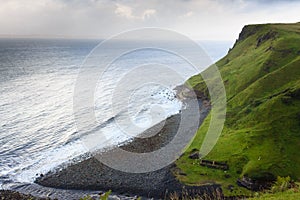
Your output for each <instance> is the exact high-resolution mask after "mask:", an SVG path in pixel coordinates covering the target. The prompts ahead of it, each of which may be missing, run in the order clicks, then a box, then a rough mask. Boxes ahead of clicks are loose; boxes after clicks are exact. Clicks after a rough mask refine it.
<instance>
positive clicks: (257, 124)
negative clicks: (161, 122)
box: [175, 23, 300, 195]
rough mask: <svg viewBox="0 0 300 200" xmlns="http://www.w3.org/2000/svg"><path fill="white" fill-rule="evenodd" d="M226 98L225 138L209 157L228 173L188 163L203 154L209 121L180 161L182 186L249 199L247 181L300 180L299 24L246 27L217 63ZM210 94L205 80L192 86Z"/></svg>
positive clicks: (195, 79) (196, 162) (191, 81)
mask: <svg viewBox="0 0 300 200" xmlns="http://www.w3.org/2000/svg"><path fill="white" fill-rule="evenodd" d="M216 65H217V66H218V68H219V70H220V73H221V75H222V78H223V81H224V85H225V88H226V95H227V116H226V122H225V126H224V129H223V132H222V135H221V137H220V138H219V140H218V142H217V144H216V146H215V147H214V148H213V150H212V151H211V152H210V153H209V155H207V156H206V157H205V159H208V160H214V161H220V162H226V163H227V164H228V166H229V170H227V171H224V170H219V169H213V168H207V167H205V166H200V165H199V162H200V161H199V160H193V159H190V158H189V155H190V153H191V152H192V151H195V149H200V147H201V142H202V140H203V138H204V137H205V134H206V130H207V128H208V126H209V122H210V117H209V116H208V117H207V118H206V120H205V122H204V123H203V124H202V126H201V127H200V129H199V130H198V132H197V135H196V136H195V139H194V140H193V142H192V144H191V146H190V147H189V148H188V150H187V151H186V152H185V154H184V155H183V156H182V157H181V158H180V159H179V160H178V161H177V166H178V168H179V170H177V172H175V174H176V176H177V177H178V179H179V180H181V181H182V182H184V183H187V184H192V185H201V184H205V183H221V184H222V185H223V189H224V191H225V194H227V195H241V194H246V193H248V191H247V190H246V189H243V188H240V187H238V186H237V184H236V181H237V180H238V179H242V178H243V177H247V178H250V179H251V180H256V181H272V180H274V179H275V178H276V177H277V176H291V177H292V179H294V180H297V181H299V180H300V23H295V24H265V25H248V26H245V27H244V28H243V30H242V32H241V33H240V35H239V39H238V40H237V41H236V43H235V45H234V47H233V48H232V49H231V50H230V51H229V52H228V55H226V56H225V57H224V58H223V59H221V60H220V61H218V62H217V63H216ZM187 84H189V85H190V86H191V87H192V88H193V89H194V90H196V91H202V92H203V93H205V94H208V92H207V90H206V85H205V83H204V82H203V81H202V78H201V76H200V75H196V76H194V77H192V78H190V79H189V80H188V81H187Z"/></svg>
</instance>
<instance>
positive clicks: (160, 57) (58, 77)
mask: <svg viewBox="0 0 300 200" xmlns="http://www.w3.org/2000/svg"><path fill="white" fill-rule="evenodd" d="M98 43H99V41H94V40H42V39H40V40H34V39H1V40H0V47H1V48H0V61H1V62H0V94H1V95H0V117H1V120H0V145H1V147H0V159H1V163H0V169H1V170H0V184H1V187H2V188H6V189H7V188H10V187H11V186H12V185H14V184H15V183H32V182H33V180H34V179H35V178H36V177H37V176H38V175H39V174H41V173H46V172H48V171H49V170H51V169H53V168H55V167H57V166H59V165H60V164H62V163H64V162H66V161H68V160H71V159H74V158H76V157H78V156H79V155H82V154H85V153H87V152H88V151H89V150H90V149H88V148H87V147H86V146H85V145H84V144H83V143H82V141H81V139H82V137H89V136H90V137H94V136H95V135H93V134H104V135H105V138H106V139H105V140H103V143H101V144H99V146H97V147H96V148H102V147H105V146H107V145H112V144H116V143H119V142H122V141H124V140H127V139H129V137H128V136H127V135H122V134H121V133H120V132H119V130H118V127H117V126H116V125H115V124H114V120H115V119H116V118H118V119H119V120H122V117H123V116H122V110H123V108H119V110H120V112H119V113H118V115H112V114H111V112H110V108H109V107H108V106H107V101H109V99H108V97H109V95H110V94H111V92H112V91H113V89H114V84H115V83H116V82H117V80H118V79H117V77H118V76H119V77H121V76H122V75H123V74H126V72H127V71H128V70H129V69H130V67H132V66H136V65H140V64H143V63H144V62H145V60H147V62H149V63H156V62H158V63H162V64H164V65H169V66H173V67H174V68H176V69H177V70H179V71H180V69H182V72H181V74H182V76H183V79H182V82H183V81H184V80H185V79H187V78H189V77H190V76H191V75H193V73H194V72H193V71H188V70H186V69H187V64H186V63H185V62H183V61H182V60H180V59H178V58H176V57H174V55H171V54H168V53H166V52H162V51H156V50H152V51H149V50H148V51H141V52H137V53H136V54H129V55H127V56H124V57H122V58H120V59H119V60H118V61H117V62H116V63H114V65H113V66H112V67H111V68H110V69H111V70H108V71H107V72H106V74H105V76H104V77H103V79H102V80H100V82H99V86H98V89H97V90H96V92H95V107H94V108H95V113H96V117H97V122H98V124H97V126H95V129H94V131H92V132H88V133H85V134H79V133H78V132H77V131H76V126H75V122H74V118H73V109H72V106H73V104H72V98H73V90H74V83H75V81H76V77H77V74H78V72H79V69H80V65H81V63H82V62H83V60H84V58H85V57H86V56H87V55H88V53H89V52H90V51H91V50H92V49H93V48H94V47H95V46H96V45H97V44H98ZM206 45H207V47H208V48H207V49H208V50H209V49H210V53H209V52H208V54H209V55H210V56H212V57H213V58H212V59H213V60H217V59H219V58H220V57H221V56H222V55H225V53H226V51H227V49H228V48H229V46H230V43H229V42H227V43H226V42H223V43H220V44H219V45H218V47H219V48H215V49H214V48H213V47H212V46H215V45H216V43H212V44H209V43H206ZM191 53H192V51H191ZM214 56H215V57H214ZM140 78H142V77H140ZM182 82H174V83H173V84H172V85H169V86H168V87H161V86H157V85H150V86H149V87H146V88H141V89H140V90H139V91H138V94H139V95H136V99H133V101H132V102H131V104H130V107H129V109H130V110H131V111H132V116H133V118H132V120H133V121H134V123H136V124H138V125H140V126H141V127H143V128H144V129H147V128H149V127H150V126H151V125H153V124H155V123H157V122H159V121H160V120H163V119H165V118H166V117H168V116H171V115H173V114H176V113H178V112H179V110H180V109H181V105H182V104H181V102H180V101H179V100H177V99H176V97H175V95H174V91H172V88H173V87H175V86H176V85H178V84H181V83H182ZM100 86H101V87H100ZM119 98H121V97H119ZM153 105H156V106H160V107H162V108H163V110H164V112H163V113H161V112H159V113H157V114H156V115H152V117H153V116H154V117H153V118H152V119H151V120H150V121H147V120H149V112H150V111H151V108H152V106H153ZM126 109H127V108H126ZM111 133H112V134H111ZM91 135H92V136H91ZM97 137H98V136H97Z"/></svg>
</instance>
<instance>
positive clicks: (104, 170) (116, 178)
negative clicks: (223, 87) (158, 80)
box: [35, 99, 221, 198]
mask: <svg viewBox="0 0 300 200" xmlns="http://www.w3.org/2000/svg"><path fill="white" fill-rule="evenodd" d="M198 101H199V102H198V103H199V105H200V107H201V109H200V113H201V115H200V116H201V117H200V119H199V121H200V124H201V123H202V121H203V119H204V118H205V117H206V116H207V114H208V112H209V110H210V107H209V106H207V105H204V104H202V101H201V100H200V99H199V100H198ZM185 103H186V102H185ZM187 117H188V118H189V117H190V118H191V119H186V120H193V117H194V116H193V115H190V116H189V115H188V116H187ZM180 120H181V113H180V114H177V115H173V116H171V117H169V118H168V119H166V120H165V121H163V122H161V123H163V124H161V123H159V124H157V125H156V126H153V127H152V128H150V129H148V130H146V131H145V132H144V133H142V135H143V134H145V135H149V134H150V135H152V134H153V133H156V134H153V136H152V137H147V138H140V137H139V138H135V139H134V140H133V141H131V142H130V143H124V144H122V145H121V146H120V148H122V149H124V150H126V151H131V152H137V153H144V152H151V151H154V150H157V149H159V148H161V147H163V146H165V145H166V144H168V143H169V142H170V141H171V140H172V139H173V137H174V136H175V135H176V133H177V129H178V126H179V124H180ZM186 131H189V130H186ZM174 170H176V166H175V163H172V164H170V165H169V166H166V167H164V168H162V169H159V170H157V171H151V172H147V173H126V172H122V171H118V170H116V169H112V168H110V167H108V166H106V165H104V164H102V163H101V162H99V161H98V160H97V159H96V158H95V157H91V158H88V159H86V160H83V161H81V162H79V163H75V164H72V165H70V166H68V167H65V168H62V169H60V170H55V171H53V172H48V173H47V174H45V175H43V176H40V177H39V178H37V179H36V181H35V182H36V183H37V184H40V185H42V186H46V187H54V188H62V189H80V190H103V191H106V190H112V191H113V192H116V193H118V194H121V195H126V194H128V195H133V196H134V195H138V196H143V197H151V198H165V197H167V196H168V195H170V194H172V193H175V192H176V193H177V194H180V193H182V192H185V193H189V194H190V195H192V196H193V195H201V194H204V193H205V194H212V193H214V192H215V191H216V190H219V191H221V188H220V187H219V186H218V185H205V186H187V185H183V184H181V183H180V182H178V181H177V180H176V178H175V177H174V175H173V172H174Z"/></svg>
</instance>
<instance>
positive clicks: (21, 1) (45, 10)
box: [0, 0, 300, 40]
mask: <svg viewBox="0 0 300 200" xmlns="http://www.w3.org/2000/svg"><path fill="white" fill-rule="evenodd" d="M299 13H300V0H299V1H297V0H288V1H279V0H277V1H276V0H271V1H268V0H252V1H251V0H144V1H142V0H124V1H121V0H0V35H2V36H10V37H14V36H18V35H21V36H31V37H37V36H39V37H73V38H91V37H92V38H107V37H109V36H111V35H115V34H117V33H119V32H122V31H126V30H130V29H135V28H142V27H162V28H168V29H172V30H175V31H178V32H180V33H182V34H185V35H187V36H189V37H191V38H192V39H196V40H234V39H236V38H237V36H238V33H239V32H240V31H241V29H242V27H243V26H244V25H245V24H253V23H271V22H298V21H300V14H299Z"/></svg>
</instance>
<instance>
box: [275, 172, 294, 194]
mask: <svg viewBox="0 0 300 200" xmlns="http://www.w3.org/2000/svg"><path fill="white" fill-rule="evenodd" d="M290 181H291V178H290V177H289V176H287V177H280V176H278V177H277V180H276V182H275V183H274V184H273V186H272V188H271V191H272V192H273V193H275V192H283V191H286V190H287V189H289V188H290V187H291V182H290Z"/></svg>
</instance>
